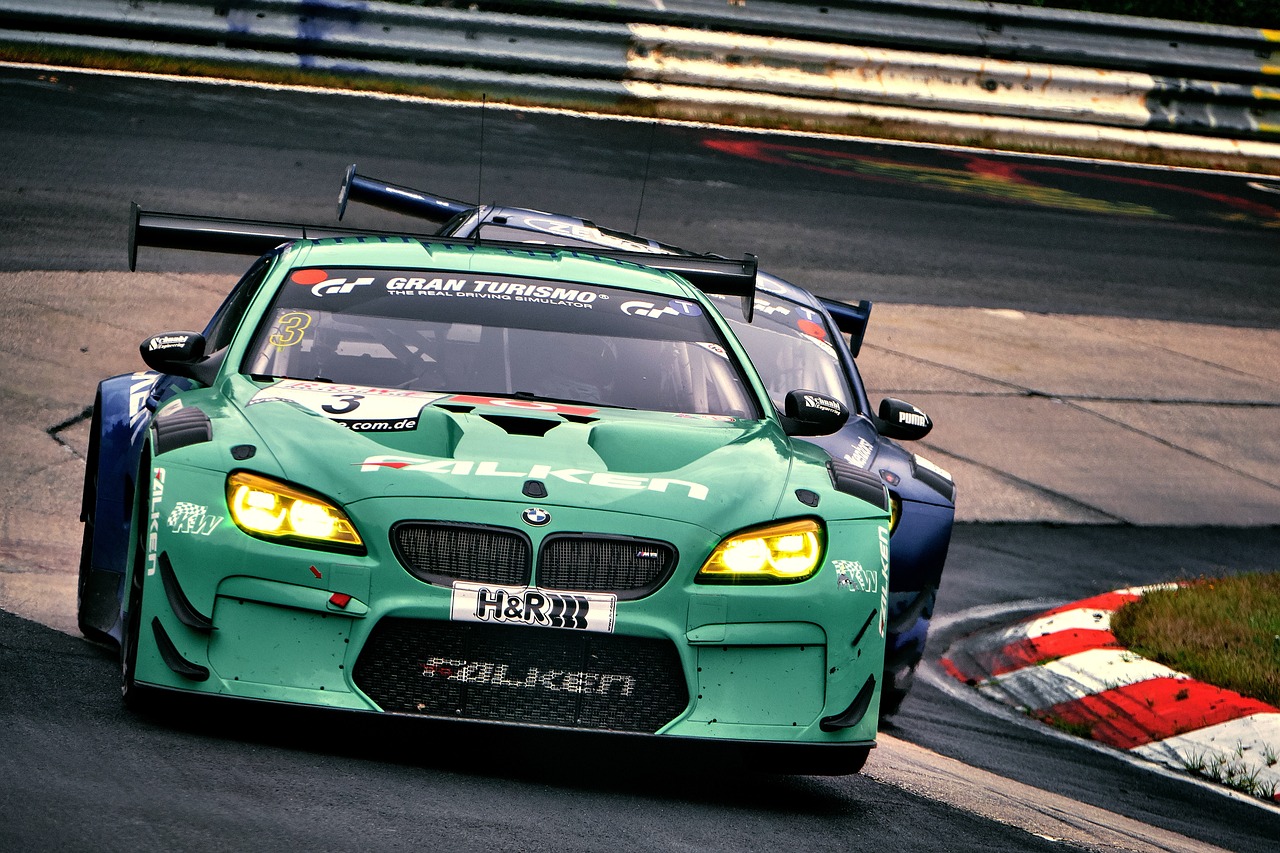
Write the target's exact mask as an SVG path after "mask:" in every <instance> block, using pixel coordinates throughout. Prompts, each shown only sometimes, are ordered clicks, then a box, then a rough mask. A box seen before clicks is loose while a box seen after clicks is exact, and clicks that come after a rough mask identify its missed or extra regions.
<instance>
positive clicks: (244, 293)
mask: <svg viewBox="0 0 1280 853" xmlns="http://www.w3.org/2000/svg"><path fill="white" fill-rule="evenodd" d="M274 259H275V256H274V255H267V256H264V257H262V258H259V259H258V260H257V261H255V262H254V264H253V266H251V267H249V270H248V272H246V273H245V274H244V275H243V276H241V277H240V281H238V282H236V286H235V287H233V288H232V289H231V292H230V293H229V294H227V298H226V299H224V300H223V301H222V305H220V306H219V307H218V310H217V312H216V313H215V314H214V315H213V319H211V320H210V321H209V325H208V326H206V327H205V330H204V339H205V351H206V352H217V351H218V350H220V349H222V348H223V347H225V346H227V345H228V344H229V343H231V338H232V336H233V335H234V334H235V332H236V329H237V328H239V327H240V320H241V318H242V317H244V312H245V310H246V309H247V308H248V307H249V303H250V301H252V300H253V297H254V294H256V293H257V292H258V286H259V285H260V284H262V279H263V278H264V277H265V276H266V274H267V271H268V270H269V269H271V262H272V261H273V260H274Z"/></svg>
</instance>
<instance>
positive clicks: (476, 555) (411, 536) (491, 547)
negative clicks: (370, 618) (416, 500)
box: [391, 521, 532, 586]
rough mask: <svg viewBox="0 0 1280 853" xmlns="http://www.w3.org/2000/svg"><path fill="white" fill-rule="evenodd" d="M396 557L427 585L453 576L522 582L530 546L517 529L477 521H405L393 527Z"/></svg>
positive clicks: (526, 577) (448, 580)
mask: <svg viewBox="0 0 1280 853" xmlns="http://www.w3.org/2000/svg"><path fill="white" fill-rule="evenodd" d="M391 541H392V542H393V543H394V544H395V549H396V556H397V557H399V559H400V562H401V563H402V564H403V565H404V567H405V568H406V569H408V570H409V573H410V574H412V575H413V576H414V577H416V578H418V579H420V580H424V581H427V582H428V583H442V584H449V583H452V582H453V581H455V580H462V581H474V582H476V583H492V584H507V585H509V586H523V585H525V584H527V583H528V582H529V567H530V564H531V562H532V561H531V550H532V549H531V546H530V545H529V539H528V538H527V537H526V536H525V535H524V534H522V533H520V532H519V531H517V530H511V529H510V528H505V527H486V526H484V525H479V524H459V523H451V524H432V523H428V522H424V521H406V522H401V523H400V524H397V525H396V526H395V528H394V529H393V530H392V531H391Z"/></svg>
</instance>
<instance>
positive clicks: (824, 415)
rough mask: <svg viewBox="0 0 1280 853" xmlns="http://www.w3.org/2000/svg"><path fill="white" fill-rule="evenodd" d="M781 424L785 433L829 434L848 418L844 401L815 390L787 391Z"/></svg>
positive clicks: (842, 424)
mask: <svg viewBox="0 0 1280 853" xmlns="http://www.w3.org/2000/svg"><path fill="white" fill-rule="evenodd" d="M785 406H786V408H785V410H784V412H783V418H782V425H783V428H784V429H785V430H786V432H787V435H831V433H833V432H835V431H836V430H838V429H840V427H842V426H844V425H845V422H847V421H848V420H849V409H848V408H846V407H845V404H844V403H841V402H840V401H839V400H837V399H835V398H834V397H828V396H827V395H826V394H819V393H818V392H816V391H803V390H800V391H789V392H787V399H786V403H785Z"/></svg>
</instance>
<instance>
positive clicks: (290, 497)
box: [227, 471, 364, 553]
mask: <svg viewBox="0 0 1280 853" xmlns="http://www.w3.org/2000/svg"><path fill="white" fill-rule="evenodd" d="M227 507H228V508H229V509H230V510H231V518H232V520H233V521H235V523H236V525H237V526H238V527H239V528H240V529H241V530H243V531H244V532H245V533H248V534H249V535H250V536H257V537H258V538H260V539H267V540H269V541H273V542H287V543H291V544H296V545H309V546H312V547H320V548H332V549H335V550H339V551H357V552H360V553H363V552H364V543H363V542H361V541H360V534H358V533H356V529H355V526H354V525H352V523H351V519H349V518H347V515H346V513H344V512H343V511H342V510H340V509H338V508H337V507H336V506H334V505H333V504H331V503H330V502H329V501H327V500H325V499H324V498H321V497H318V496H316V495H313V494H310V493H309V492H304V491H303V490H302V489H299V488H296V487H294V486H289V485H286V484H285V483H281V482H278V481H276V480H270V479H268V478H266V477H262V476H259V475H257V474H250V473H248V472H246V471H238V472H236V473H234V474H232V475H231V476H229V477H227Z"/></svg>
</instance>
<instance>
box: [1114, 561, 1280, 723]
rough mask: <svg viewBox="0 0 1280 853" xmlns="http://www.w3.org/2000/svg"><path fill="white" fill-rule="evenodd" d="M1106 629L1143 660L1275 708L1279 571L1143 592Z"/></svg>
mask: <svg viewBox="0 0 1280 853" xmlns="http://www.w3.org/2000/svg"><path fill="white" fill-rule="evenodd" d="M1111 630H1112V633H1114V634H1115V636H1116V639H1117V640H1119V642H1120V644H1121V645H1122V646H1125V647H1126V648H1129V649H1131V650H1132V651H1134V652H1137V653H1138V654H1140V655H1142V656H1143V657H1144V658H1147V659H1149V660H1154V661H1157V662H1159V663H1162V664H1165V665H1166V666H1169V667H1171V668H1173V669H1175V670H1177V671H1179V672H1184V673H1186V674H1187V675H1190V676H1191V677H1193V678H1195V679H1196V680H1198V681H1203V682H1205V683H1206V684H1212V685H1214V686H1216V687H1222V688H1225V689H1228V690H1234V691H1235V692H1237V693H1240V694H1242V695H1244V696H1249V697H1252V698H1254V699H1258V700H1260V701H1262V702H1266V703H1268V704H1270V705H1274V706H1276V707H1280V572H1271V573H1264V574H1246V575H1237V576H1234V577H1228V578H1216V579H1212V580H1201V581H1197V582H1195V583H1192V584H1189V585H1187V586H1185V587H1181V588H1178V589H1173V590H1159V591H1153V592H1148V593H1147V594H1146V595H1144V596H1142V598H1140V599H1138V600H1137V601H1135V602H1133V603H1131V604H1128V605H1125V606H1124V607H1123V608H1121V609H1120V610H1119V611H1117V612H1116V613H1115V614H1114V615H1113V616H1112V619H1111Z"/></svg>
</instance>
